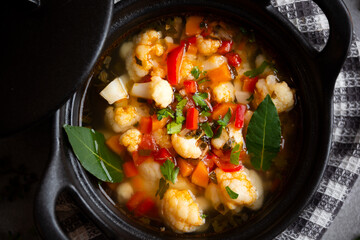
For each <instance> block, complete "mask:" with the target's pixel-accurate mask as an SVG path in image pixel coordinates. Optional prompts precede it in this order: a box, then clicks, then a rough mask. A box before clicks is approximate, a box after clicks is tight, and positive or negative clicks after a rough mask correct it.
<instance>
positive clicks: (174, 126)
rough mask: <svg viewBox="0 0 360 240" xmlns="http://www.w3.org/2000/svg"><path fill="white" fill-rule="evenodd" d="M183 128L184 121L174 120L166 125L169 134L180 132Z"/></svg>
mask: <svg viewBox="0 0 360 240" xmlns="http://www.w3.org/2000/svg"><path fill="white" fill-rule="evenodd" d="M181 128H182V123H176V122H174V121H173V122H171V123H169V124H168V125H166V129H167V134H175V133H179V132H180V131H181Z"/></svg>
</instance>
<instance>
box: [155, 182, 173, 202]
mask: <svg viewBox="0 0 360 240" xmlns="http://www.w3.org/2000/svg"><path fill="white" fill-rule="evenodd" d="M169 187H170V184H169V183H168V182H166V180H165V178H160V180H159V189H158V190H157V191H156V194H155V197H156V196H157V195H159V197H160V200H161V199H163V198H164V194H165V192H166V191H167V190H168V189H169Z"/></svg>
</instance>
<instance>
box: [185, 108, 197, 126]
mask: <svg viewBox="0 0 360 240" xmlns="http://www.w3.org/2000/svg"><path fill="white" fill-rule="evenodd" d="M198 123H199V111H198V110H197V109H196V108H190V109H189V110H188V111H187V114H186V128H187V129H189V130H196V129H198Z"/></svg>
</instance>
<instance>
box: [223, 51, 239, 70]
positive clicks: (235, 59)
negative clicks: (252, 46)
mask: <svg viewBox="0 0 360 240" xmlns="http://www.w3.org/2000/svg"><path fill="white" fill-rule="evenodd" d="M225 57H226V58H227V60H228V63H229V65H230V66H233V67H239V66H240V63H241V57H240V56H239V54H237V53H235V52H229V53H226V54H225Z"/></svg>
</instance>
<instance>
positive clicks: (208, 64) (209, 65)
mask: <svg viewBox="0 0 360 240" xmlns="http://www.w3.org/2000/svg"><path fill="white" fill-rule="evenodd" d="M226 62H227V60H226V57H224V56H221V55H214V56H212V57H210V58H209V59H207V60H206V61H204V62H203V65H202V68H203V71H210V70H213V69H216V68H219V67H220V66H221V65H223V64H225V63H226Z"/></svg>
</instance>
